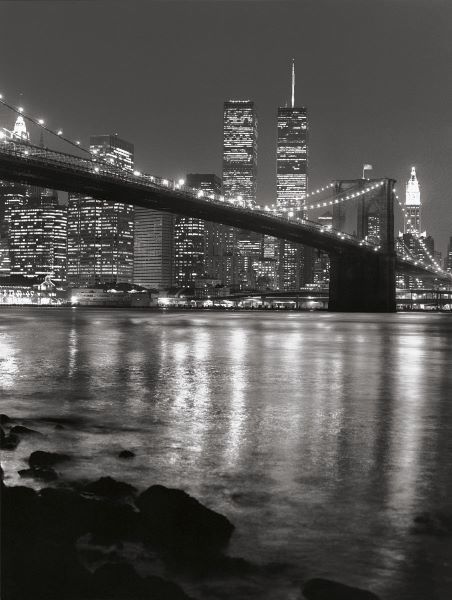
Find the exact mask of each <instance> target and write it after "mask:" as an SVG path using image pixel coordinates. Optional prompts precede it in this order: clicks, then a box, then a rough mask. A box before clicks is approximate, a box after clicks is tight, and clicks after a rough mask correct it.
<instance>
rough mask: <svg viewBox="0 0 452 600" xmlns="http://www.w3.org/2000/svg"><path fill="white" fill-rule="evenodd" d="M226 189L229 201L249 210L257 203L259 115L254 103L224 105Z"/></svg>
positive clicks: (224, 185)
mask: <svg viewBox="0 0 452 600" xmlns="http://www.w3.org/2000/svg"><path fill="white" fill-rule="evenodd" d="M223 118H224V120H223V188H224V195H225V198H226V200H232V199H237V200H238V202H241V203H243V205H244V206H246V207H251V206H254V205H255V203H256V183H257V116H256V109H255V107H254V102H251V101H249V100H229V101H228V102H225V103H224V117H223Z"/></svg>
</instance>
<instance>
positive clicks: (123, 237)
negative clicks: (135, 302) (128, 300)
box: [68, 135, 134, 286]
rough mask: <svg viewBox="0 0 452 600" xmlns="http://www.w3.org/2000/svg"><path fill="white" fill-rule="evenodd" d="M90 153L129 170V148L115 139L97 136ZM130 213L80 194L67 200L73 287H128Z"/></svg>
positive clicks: (120, 206)
mask: <svg viewBox="0 0 452 600" xmlns="http://www.w3.org/2000/svg"><path fill="white" fill-rule="evenodd" d="M90 150H91V151H92V152H93V153H94V154H96V155H98V156H99V158H100V159H101V160H106V161H107V162H109V163H111V164H115V165H117V166H118V167H121V168H125V169H127V170H132V169H133V158H134V154H133V152H134V150H133V144H130V143H129V142H126V141H125V140H122V139H121V138H119V137H118V136H117V135H97V136H92V137H91V139H90ZM133 230H134V209H133V207H132V206H129V205H126V204H123V203H121V202H106V201H104V200H97V199H94V198H91V197H88V196H83V195H81V194H70V195H69V199H68V279H69V281H70V282H71V283H72V284H74V285H79V286H83V285H93V284H101V283H110V282H114V283H131V282H132V277H133V240H134V233H133Z"/></svg>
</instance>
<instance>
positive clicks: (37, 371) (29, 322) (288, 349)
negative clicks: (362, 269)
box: [0, 308, 452, 600]
mask: <svg viewBox="0 0 452 600" xmlns="http://www.w3.org/2000/svg"><path fill="white" fill-rule="evenodd" d="M0 377H1V384H0V385H1V412H3V413H6V414H9V415H12V416H14V417H20V418H23V419H27V421H24V422H27V423H35V424H37V423H38V421H39V427H38V425H35V426H36V427H37V428H38V429H40V430H41V431H43V432H44V433H46V438H43V439H41V440H39V441H38V442H37V441H36V440H30V441H24V442H22V443H21V445H19V447H18V449H17V450H16V451H15V452H13V453H6V452H5V453H4V456H3V459H4V461H5V463H6V473H7V476H8V478H7V483H9V484H14V483H18V482H19V481H20V479H19V478H18V476H17V473H16V472H17V470H18V469H19V468H24V465H25V462H24V461H25V459H26V457H27V456H28V453H29V451H30V450H31V449H37V447H39V448H41V449H59V450H64V451H66V452H70V453H71V454H73V455H74V456H75V457H76V458H75V460H74V461H73V462H72V463H71V465H70V467H65V468H64V469H61V470H60V472H61V474H62V475H63V476H64V477H66V478H72V479H86V478H95V477H98V476H100V475H105V474H110V475H112V476H113V477H117V478H121V479H123V480H125V481H128V482H130V483H132V484H135V485H136V486H137V487H139V488H140V489H143V488H145V487H147V486H148V485H150V484H152V483H162V484H164V485H168V486H171V487H179V488H183V489H185V490H186V491H188V492H189V493H191V494H193V495H194V496H195V497H197V498H198V499H199V500H200V501H201V502H203V503H204V504H206V505H208V506H210V507H211V508H214V509H216V510H218V511H219V512H222V513H224V514H225V515H227V516H228V517H229V518H230V519H231V520H232V522H233V523H234V524H235V525H236V531H235V533H234V536H233V541H232V543H231V547H230V553H231V554H234V555H240V556H244V557H246V558H248V559H251V560H253V561H256V562H259V563H260V564H268V563H282V564H283V565H287V567H286V570H285V571H284V573H283V574H282V575H281V574H279V575H278V576H277V575H274V576H272V575H270V573H272V572H273V570H272V569H270V567H266V569H265V573H268V576H267V575H266V576H265V577H267V581H266V582H265V583H262V581H261V580H259V577H254V578H252V580H249V581H247V582H245V583H244V582H242V583H240V585H239V584H237V587H236V588H234V589H233V592H231V590H228V588H227V585H226V587H225V586H224V585H219V584H218V585H217V584H215V582H211V583H210V584H209V583H205V585H204V587H202V586H201V588H202V589H201V590H199V589H198V590H197V594H198V596H200V595H201V596H202V595H203V594H204V597H206V598H208V597H213V598H214V597H219V598H220V597H221V598H223V597H233V598H235V599H237V598H241V597H243V598H247V597H251V596H253V594H254V596H253V597H259V598H271V599H272V600H274V599H279V598H281V599H282V598H298V597H299V591H298V590H299V586H300V582H301V581H303V580H305V579H307V578H309V577H313V576H324V577H330V578H333V579H338V580H341V581H344V582H347V583H350V584H354V585H359V586H361V587H364V588H367V589H371V590H373V591H374V592H376V593H378V594H380V595H381V597H382V598H383V600H384V599H388V600H389V599H392V598H401V599H410V600H411V599H419V600H421V599H422V600H424V599H426V600H427V599H428V600H435V599H439V600H443V599H444V600H446V599H449V598H451V597H452V542H451V538H450V537H447V536H444V537H435V536H425V535H416V534H414V533H413V517H414V516H415V515H417V514H419V513H422V512H424V511H435V510H441V511H443V512H446V513H447V512H449V514H450V513H451V512H452V510H451V504H452V474H451V462H452V316H450V315H435V314H433V315H429V314H428V315H426V314H398V315H342V314H341V315H340V314H328V313H286V312H271V313H262V312H241V313H223V312H207V311H206V312H180V313H176V312H166V313H158V312H145V311H132V310H102V309H98V310H96V309H32V308H28V309H27V308H23V309H3V310H2V312H0ZM44 417H70V418H74V420H73V422H72V424H71V425H70V426H66V428H65V429H62V430H58V431H55V430H54V426H53V425H52V424H51V423H49V422H45V421H41V419H43V418H44ZM37 444H38V445H37ZM122 448H128V449H132V450H134V451H135V452H136V453H137V458H136V459H135V460H133V461H127V462H124V461H120V460H118V458H117V453H118V451H119V450H120V449H122ZM274 571H275V572H277V571H278V570H277V569H275V570H274ZM265 577H263V579H265ZM209 585H210V586H211V587H210V588H209ZM215 586H216V587H215ZM256 590H257V591H256Z"/></svg>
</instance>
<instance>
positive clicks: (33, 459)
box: [28, 450, 70, 469]
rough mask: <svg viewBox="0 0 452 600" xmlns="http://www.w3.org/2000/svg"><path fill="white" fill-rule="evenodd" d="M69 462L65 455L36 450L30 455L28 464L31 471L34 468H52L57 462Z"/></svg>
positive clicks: (68, 457)
mask: <svg viewBox="0 0 452 600" xmlns="http://www.w3.org/2000/svg"><path fill="white" fill-rule="evenodd" d="M67 460H70V456H68V455H67V454H60V453H59V452H45V451H44V450H36V451H35V452H32V453H31V454H30V458H29V459H28V464H29V465H30V467H31V468H32V469H34V468H35V467H53V465H56V464H57V463H59V462H64V461H67Z"/></svg>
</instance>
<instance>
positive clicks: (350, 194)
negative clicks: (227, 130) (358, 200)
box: [0, 94, 383, 210]
mask: <svg viewBox="0 0 452 600" xmlns="http://www.w3.org/2000/svg"><path fill="white" fill-rule="evenodd" d="M0 103H1V104H3V105H4V106H5V107H7V108H8V109H10V110H11V111H13V112H14V113H16V114H17V115H21V116H22V117H24V118H25V119H27V120H28V121H30V122H31V123H33V124H34V125H36V126H37V127H38V128H41V129H42V130H43V131H46V132H47V133H49V134H50V135H52V136H54V137H55V138H57V139H59V140H63V141H64V142H66V143H67V144H70V145H71V146H72V147H74V148H76V149H77V150H81V151H83V152H85V153H86V154H88V155H89V156H90V157H92V160H93V161H95V162H99V163H104V164H105V165H107V166H109V167H110V168H111V167H112V165H114V166H115V167H116V168H119V169H121V170H123V171H126V172H127V173H128V172H129V170H128V169H127V168H126V167H124V166H122V165H118V164H116V163H114V162H113V159H110V161H107V160H106V159H103V157H99V156H98V154H97V153H96V152H95V151H94V152H93V151H92V150H91V149H89V148H86V147H84V146H83V145H82V144H81V142H80V140H75V141H73V140H72V139H70V138H68V137H66V136H65V135H63V130H62V129H58V130H57V131H54V130H53V129H51V128H50V127H48V126H47V125H46V123H45V121H44V119H42V118H37V117H35V116H33V115H31V114H30V113H28V112H26V111H24V109H23V108H22V107H16V106H14V105H12V104H10V103H9V102H7V101H6V100H5V99H4V97H3V95H2V94H0ZM135 173H136V175H141V173H139V172H138V171H135V172H134V174H135ZM155 179H156V180H160V181H161V182H164V184H165V182H167V183H166V184H165V185H168V184H169V183H173V187H174V188H176V189H178V188H182V187H185V188H188V186H178V185H177V184H176V182H175V181H173V182H171V181H168V180H167V179H164V178H161V177H155ZM378 185H383V182H381V183H379V184H378ZM334 186H335V183H334V182H330V183H328V184H326V185H324V186H321V187H319V188H317V189H316V190H314V191H313V192H310V193H309V194H307V195H306V196H305V197H304V198H303V200H304V201H306V200H308V199H309V198H311V197H313V196H316V195H319V194H321V193H323V192H327V191H328V190H330V189H331V188H333V187H334ZM375 187H377V185H374V186H370V188H369V187H368V188H367V189H366V190H363V191H358V192H356V193H354V190H355V189H356V188H359V185H357V186H354V187H353V188H351V189H348V190H346V191H344V192H343V194H344V195H343V196H342V195H341V197H336V198H335V199H334V200H330V199H327V200H324V201H322V202H318V203H316V204H311V205H305V206H304V207H303V209H304V210H316V209H319V208H326V207H328V206H333V205H334V204H338V203H339V202H343V201H345V200H349V199H353V198H355V197H358V196H359V195H362V194H363V193H367V192H368V191H370V190H371V189H374V188H375ZM188 189H189V190H191V189H194V190H195V191H196V192H197V193H201V194H202V191H201V190H197V189H196V188H188ZM211 196H212V194H211V195H210V196H209V197H210V198H211V199H216V198H212V197H211ZM213 196H218V195H213ZM329 198H331V197H329ZM219 199H220V201H223V200H224V198H222V197H221V196H219Z"/></svg>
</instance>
